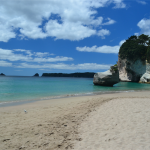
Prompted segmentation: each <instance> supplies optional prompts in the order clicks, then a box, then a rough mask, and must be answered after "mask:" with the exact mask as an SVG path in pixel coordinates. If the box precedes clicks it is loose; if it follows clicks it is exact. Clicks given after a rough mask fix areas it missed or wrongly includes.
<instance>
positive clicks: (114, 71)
mask: <svg viewBox="0 0 150 150" xmlns="http://www.w3.org/2000/svg"><path fill="white" fill-rule="evenodd" d="M118 82H119V72H118V67H117V65H114V66H111V69H110V70H107V71H105V72H98V73H96V74H95V75H94V79H93V83H94V85H101V86H113V85H114V84H116V83H118Z"/></svg>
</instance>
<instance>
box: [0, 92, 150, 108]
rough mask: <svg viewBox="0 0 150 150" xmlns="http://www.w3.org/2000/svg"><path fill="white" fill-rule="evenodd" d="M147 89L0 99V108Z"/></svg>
mask: <svg viewBox="0 0 150 150" xmlns="http://www.w3.org/2000/svg"><path fill="white" fill-rule="evenodd" d="M144 91H149V90H124V91H105V92H104V91H100V92H98V91H96V92H87V93H78V94H66V95H59V96H49V97H41V98H40V99H29V100H21V101H19V100H17V101H3V102H1V101H0V108H2V107H10V106H18V105H23V104H28V103H34V102H38V101H49V100H54V99H63V98H72V97H84V96H94V95H104V94H115V93H128V92H144Z"/></svg>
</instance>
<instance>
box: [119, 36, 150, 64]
mask: <svg viewBox="0 0 150 150" xmlns="http://www.w3.org/2000/svg"><path fill="white" fill-rule="evenodd" d="M119 57H120V58H121V59H128V60H132V61H136V60H138V59H140V60H141V61H145V60H147V61H148V62H150V37H149V36H148V35H144V34H142V35H140V36H136V35H133V36H131V37H129V38H128V39H127V40H126V42H125V43H123V44H122V46H121V47H120V50H119Z"/></svg>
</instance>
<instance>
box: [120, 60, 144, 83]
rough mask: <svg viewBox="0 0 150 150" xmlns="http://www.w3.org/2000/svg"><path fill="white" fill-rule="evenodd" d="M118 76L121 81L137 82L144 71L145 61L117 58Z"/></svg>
mask: <svg viewBox="0 0 150 150" xmlns="http://www.w3.org/2000/svg"><path fill="white" fill-rule="evenodd" d="M118 69H119V78H120V80H121V81H132V82H139V80H140V78H141V77H142V75H143V74H144V73H146V63H145V62H142V61H141V60H137V61H135V62H132V61H129V60H126V59H123V60H122V59H120V58H119V60H118Z"/></svg>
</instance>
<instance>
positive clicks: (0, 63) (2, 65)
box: [0, 60, 12, 67]
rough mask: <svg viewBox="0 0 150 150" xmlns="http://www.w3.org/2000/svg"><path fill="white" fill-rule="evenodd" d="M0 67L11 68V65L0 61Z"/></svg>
mask: <svg viewBox="0 0 150 150" xmlns="http://www.w3.org/2000/svg"><path fill="white" fill-rule="evenodd" d="M0 66H1V67H11V66H12V63H10V62H7V61H3V60H0Z"/></svg>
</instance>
